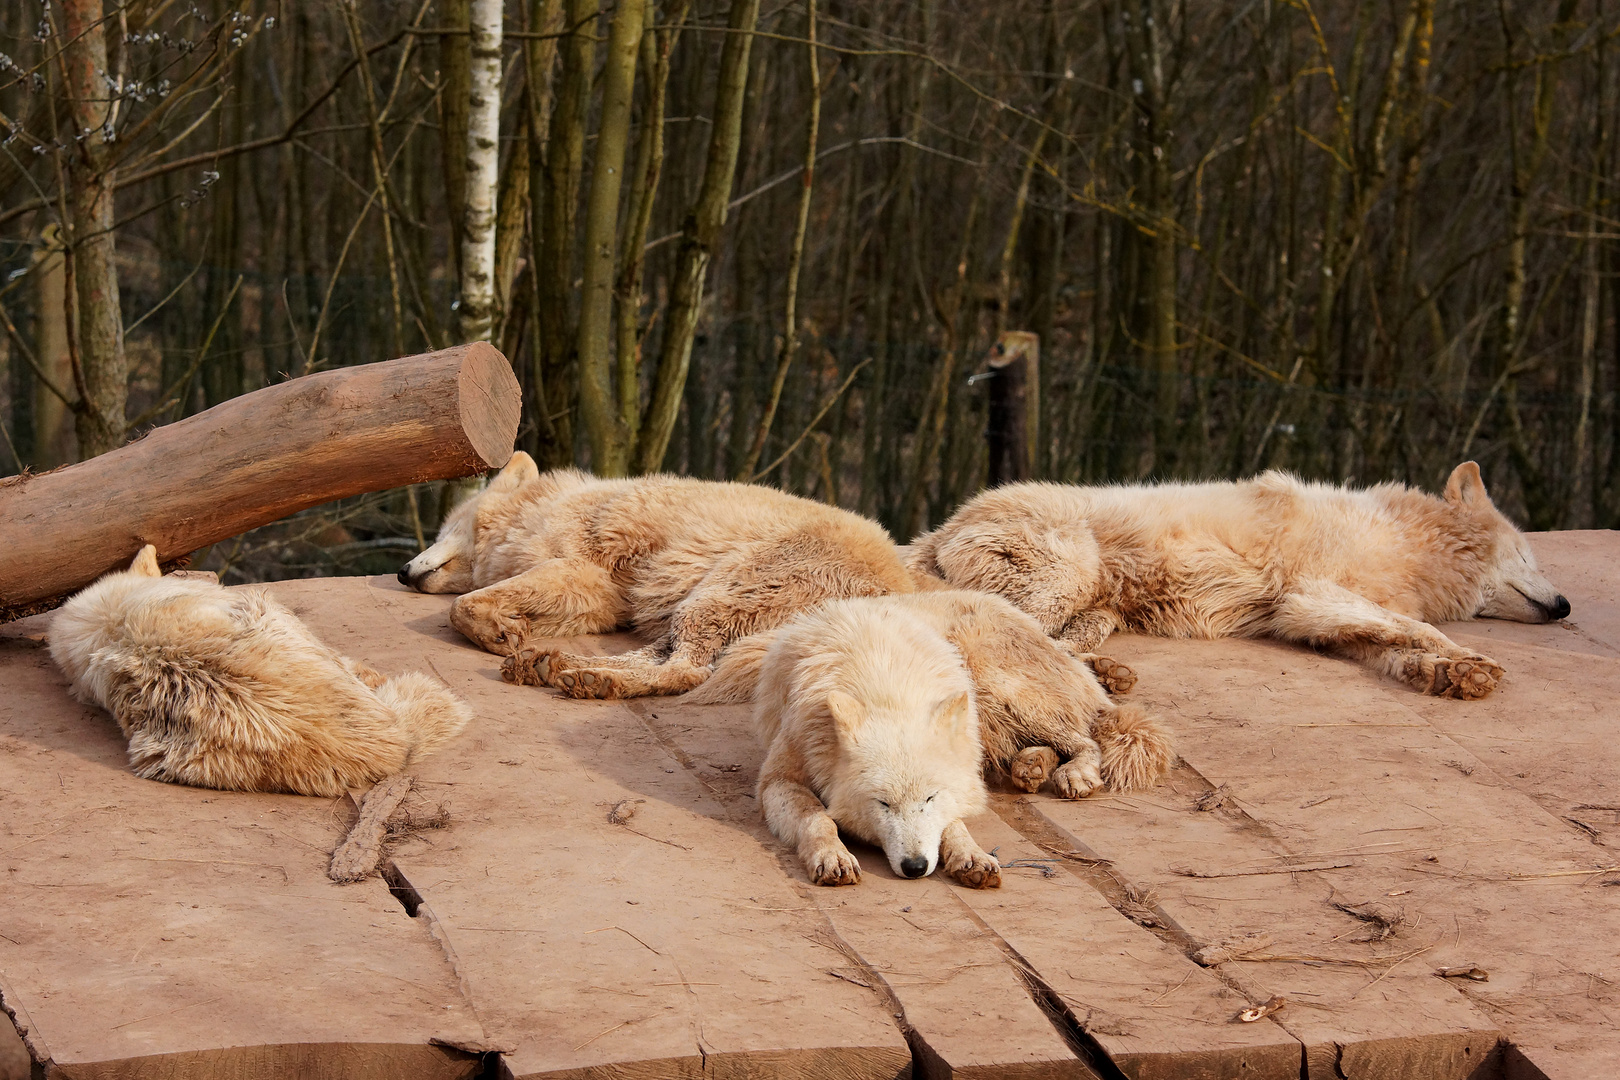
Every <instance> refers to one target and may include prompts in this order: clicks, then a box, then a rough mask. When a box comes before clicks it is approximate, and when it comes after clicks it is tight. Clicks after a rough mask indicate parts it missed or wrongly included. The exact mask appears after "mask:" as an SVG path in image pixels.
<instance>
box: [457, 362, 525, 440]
mask: <svg viewBox="0 0 1620 1080" xmlns="http://www.w3.org/2000/svg"><path fill="white" fill-rule="evenodd" d="M465 348H466V350H467V355H466V359H465V360H464V361H463V363H462V365H461V374H460V377H459V380H458V389H459V390H460V402H459V405H460V414H461V426H462V430H463V431H464V432H465V433H466V436H467V441H468V443H469V444H470V445H471V446H472V449H473V452H474V453H476V454H477V455H478V456H479V458H480V459H481V460H482V461H483V462H484V465H485V466H486V467H487V468H491V469H499V468H501V467H502V466H504V465H505V464H506V463H507V461H508V460H510V458H511V457H512V444H513V443H514V442H516V440H517V430H518V423H519V421H520V420H521V413H522V408H523V390H522V388H521V387H520V386H519V385H518V381H517V376H516V375H514V374H513V373H512V365H511V364H509V363H507V360H506V357H504V356H502V355H501V354H500V352H499V351H497V350H496V348H495V347H494V346H493V345H491V344H490V343H489V342H487V341H475V342H473V343H472V344H470V345H467V346H465Z"/></svg>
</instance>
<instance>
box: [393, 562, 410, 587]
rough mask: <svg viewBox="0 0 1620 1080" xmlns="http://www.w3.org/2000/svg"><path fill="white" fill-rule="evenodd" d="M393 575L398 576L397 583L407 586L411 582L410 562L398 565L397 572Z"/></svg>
mask: <svg viewBox="0 0 1620 1080" xmlns="http://www.w3.org/2000/svg"><path fill="white" fill-rule="evenodd" d="M394 576H395V577H397V578H399V583H400V584H401V585H404V586H406V587H407V588H409V587H410V584H411V564H410V563H406V564H405V565H404V566H402V567H400V568H399V573H398V574H395V575H394Z"/></svg>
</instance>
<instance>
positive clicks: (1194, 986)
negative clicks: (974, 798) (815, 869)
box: [955, 796, 1300, 1080]
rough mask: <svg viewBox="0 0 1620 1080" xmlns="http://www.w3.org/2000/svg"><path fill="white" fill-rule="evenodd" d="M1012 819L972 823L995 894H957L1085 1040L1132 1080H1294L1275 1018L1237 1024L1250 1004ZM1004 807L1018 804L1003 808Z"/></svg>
mask: <svg viewBox="0 0 1620 1080" xmlns="http://www.w3.org/2000/svg"><path fill="white" fill-rule="evenodd" d="M1032 801H1034V800H1029V799H1020V798H1016V797H1013V796H1005V797H1001V798H999V799H998V800H997V803H998V806H1000V807H1002V808H1003V809H1004V812H1006V814H1007V817H1006V820H1003V819H1002V818H1001V817H998V816H997V815H994V814H992V815H986V816H985V817H984V818H981V819H978V820H976V821H974V822H973V836H974V838H975V839H976V840H978V841H979V844H980V846H982V847H984V848H986V849H987V850H988V849H991V848H994V849H996V857H997V858H998V859H1000V860H1001V862H1002V865H1003V866H1004V867H1007V869H1005V870H1004V871H1003V873H1002V882H1003V883H1002V887H1001V888H1000V889H998V890H994V891H975V890H973V889H961V888H958V889H956V890H955V892H956V896H957V898H958V899H959V900H960V901H961V902H962V903H963V904H965V905H967V906H968V907H969V908H970V909H972V911H973V912H974V914H975V915H976V916H977V917H978V918H979V919H981V920H982V921H983V922H984V923H985V924H986V926H987V927H988V928H989V929H990V930H991V931H993V932H994V933H995V934H997V935H998V936H999V937H1000V938H1001V939H1002V940H1003V941H1005V942H1006V944H1007V945H1008V946H1009V947H1010V948H1011V949H1013V950H1014V951H1015V952H1016V954H1017V955H1018V956H1019V957H1020V958H1022V959H1023V960H1024V961H1025V962H1027V963H1028V964H1029V965H1030V967H1031V968H1032V969H1033V971H1034V973H1035V974H1036V975H1037V976H1038V978H1039V979H1040V980H1041V982H1042V984H1044V986H1046V987H1049V988H1050V989H1051V990H1052V991H1053V992H1054V993H1055V994H1057V995H1058V996H1059V997H1060V998H1061V999H1062V1001H1063V1003H1064V1004H1065V1005H1066V1006H1067V1007H1068V1009H1069V1010H1070V1013H1071V1015H1072V1016H1073V1017H1074V1019H1075V1021H1076V1022H1077V1023H1078V1024H1079V1026H1080V1027H1082V1028H1083V1029H1084V1030H1085V1032H1086V1034H1087V1035H1088V1036H1090V1037H1091V1038H1092V1039H1094V1040H1096V1042H1097V1044H1098V1045H1099V1047H1100V1048H1101V1049H1102V1050H1103V1051H1104V1052H1106V1053H1107V1055H1108V1058H1109V1060H1111V1061H1112V1062H1113V1063H1114V1064H1115V1065H1117V1066H1118V1067H1119V1069H1120V1071H1121V1072H1123V1073H1124V1074H1125V1075H1126V1076H1128V1077H1130V1078H1131V1080H1215V1078H1217V1077H1243V1078H1245V1080H1262V1078H1276V1080H1297V1077H1298V1076H1299V1062H1300V1045H1299V1042H1298V1040H1296V1039H1295V1038H1294V1037H1293V1036H1292V1035H1290V1034H1288V1032H1287V1031H1286V1030H1284V1029H1283V1028H1281V1027H1280V1026H1278V1025H1277V1024H1276V1023H1274V1022H1272V1021H1270V1020H1264V1021H1261V1022H1260V1023H1255V1024H1236V1023H1233V1022H1232V1020H1233V1017H1234V1016H1236V1015H1237V1013H1238V1012H1239V1011H1240V1010H1242V1009H1246V1008H1248V1007H1249V1005H1250V1004H1251V1002H1250V1001H1249V1000H1248V999H1247V998H1245V997H1244V996H1243V995H1242V994H1240V993H1238V992H1237V991H1236V990H1235V989H1234V988H1232V987H1229V986H1227V985H1226V984H1225V983H1223V982H1221V980H1220V979H1219V978H1218V977H1217V976H1216V975H1215V974H1214V973H1212V972H1209V971H1206V970H1204V969H1203V968H1201V967H1199V966H1198V965H1197V964H1195V963H1193V962H1192V961H1191V960H1189V959H1188V958H1187V956H1186V954H1185V953H1183V952H1181V951H1180V950H1178V949H1176V948H1175V947H1173V946H1172V945H1171V944H1169V943H1167V942H1166V941H1164V940H1161V939H1160V938H1158V937H1156V936H1155V935H1154V934H1153V933H1151V932H1150V931H1148V930H1146V929H1144V928H1142V927H1140V926H1138V925H1137V924H1135V923H1133V922H1131V921H1130V920H1129V919H1127V918H1124V917H1122V916H1121V914H1120V912H1119V911H1117V910H1115V909H1114V908H1113V907H1112V906H1111V905H1110V904H1109V903H1108V901H1107V900H1105V899H1104V898H1103V896H1102V894H1101V893H1099V892H1098V891H1097V890H1096V889H1095V888H1093V887H1092V886H1091V885H1090V884H1089V883H1088V882H1087V881H1086V880H1084V879H1083V875H1082V874H1077V873H1075V872H1073V871H1075V870H1077V869H1080V864H1078V863H1076V862H1075V861H1073V860H1065V859H1061V858H1057V859H1055V858H1054V856H1053V853H1052V852H1050V851H1047V850H1046V849H1044V848H1042V847H1040V846H1038V845H1037V844H1035V843H1034V842H1032V841H1031V840H1029V839H1028V838H1026V837H1025V836H1024V835H1023V834H1022V833H1020V832H1019V831H1018V830H1017V829H1016V828H1014V824H1015V823H1019V822H1020V818H1021V815H1019V814H1018V813H1017V805H1016V804H1019V803H1023V804H1028V803H1029V802H1032ZM1009 804H1013V805H1011V806H1009Z"/></svg>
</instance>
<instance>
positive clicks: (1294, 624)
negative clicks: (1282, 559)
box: [1260, 581, 1506, 698]
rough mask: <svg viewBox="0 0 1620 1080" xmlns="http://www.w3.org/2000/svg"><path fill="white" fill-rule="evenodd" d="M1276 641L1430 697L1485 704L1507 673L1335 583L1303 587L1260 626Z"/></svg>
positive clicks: (1426, 627)
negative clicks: (1359, 666) (1342, 661)
mask: <svg viewBox="0 0 1620 1080" xmlns="http://www.w3.org/2000/svg"><path fill="white" fill-rule="evenodd" d="M1260 628H1261V629H1264V630H1266V631H1267V632H1268V633H1269V634H1270V635H1271V636H1274V637H1278V638H1281V639H1283V640H1285V641H1296V642H1299V643H1301V644H1305V645H1310V646H1312V647H1314V648H1318V649H1322V650H1324V651H1327V652H1331V653H1333V654H1335V655H1337V656H1342V657H1344V658H1346V659H1349V660H1355V661H1358V662H1359V663H1361V664H1363V665H1365V666H1367V667H1370V668H1372V669H1373V670H1374V671H1377V672H1380V673H1382V674H1384V675H1388V676H1390V677H1392V678H1395V679H1399V680H1400V681H1401V682H1404V683H1406V684H1407V685H1408V686H1411V687H1413V688H1415V689H1417V690H1421V691H1422V692H1423V693H1425V694H1433V695H1435V696H1436V697H1448V698H1482V697H1485V696H1486V695H1487V694H1489V693H1490V692H1491V691H1492V690H1495V689H1496V684H1497V682H1498V681H1499V680H1500V679H1501V678H1502V677H1503V675H1505V674H1506V672H1505V671H1504V670H1503V668H1502V666H1501V665H1500V664H1498V663H1497V662H1496V661H1494V660H1492V659H1490V658H1489V657H1486V656H1481V655H1479V654H1478V653H1476V652H1473V651H1472V650H1469V649H1465V648H1463V647H1462V646H1460V645H1458V644H1457V643H1456V642H1454V641H1452V640H1451V639H1450V638H1448V637H1446V635H1444V634H1442V633H1441V632H1440V631H1439V630H1436V629H1435V628H1434V627H1432V626H1430V625H1429V624H1428V623H1425V622H1419V621H1418V620H1417V619H1411V618H1408V617H1406V616H1405V615H1399V614H1396V613H1395V612H1393V611H1390V610H1389V609H1388V608H1385V607H1380V606H1379V605H1378V604H1375V603H1373V602H1372V601H1371V600H1368V599H1367V598H1366V597H1364V596H1361V595H1359V594H1357V593H1353V592H1351V591H1350V590H1349V589H1346V588H1344V587H1343V586H1340V585H1336V584H1334V583H1333V582H1330V581H1310V582H1302V583H1301V584H1300V585H1299V586H1297V587H1296V588H1295V589H1294V590H1293V591H1291V592H1289V593H1287V594H1285V595H1284V596H1283V597H1282V599H1281V600H1279V601H1278V602H1277V604H1276V605H1275V607H1274V608H1273V609H1272V611H1271V613H1270V614H1269V615H1268V617H1267V618H1266V620H1265V621H1264V622H1263V623H1261V624H1260Z"/></svg>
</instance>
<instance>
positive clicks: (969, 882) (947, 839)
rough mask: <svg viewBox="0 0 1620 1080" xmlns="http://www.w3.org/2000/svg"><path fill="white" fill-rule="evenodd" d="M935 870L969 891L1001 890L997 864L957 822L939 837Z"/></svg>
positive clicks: (965, 827)
mask: <svg viewBox="0 0 1620 1080" xmlns="http://www.w3.org/2000/svg"><path fill="white" fill-rule="evenodd" d="M939 868H940V869H941V870H943V871H945V873H946V874H948V875H949V876H950V877H952V878H955V879H956V881H957V883H958V884H961V885H966V886H967V887H968V888H970V889H999V888H1001V864H1000V863H999V862H997V861H996V857H995V856H994V855H991V854H990V853H988V852H986V851H984V850H983V849H982V848H980V847H979V845H978V843H976V842H975V841H974V839H973V836H972V834H971V833H969V832H968V831H967V826H966V825H964V824H962V821H961V819H960V818H958V819H957V820H955V821H953V822H951V823H950V824H949V825H947V826H945V831H944V833H942V834H941V835H940V838H939Z"/></svg>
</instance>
